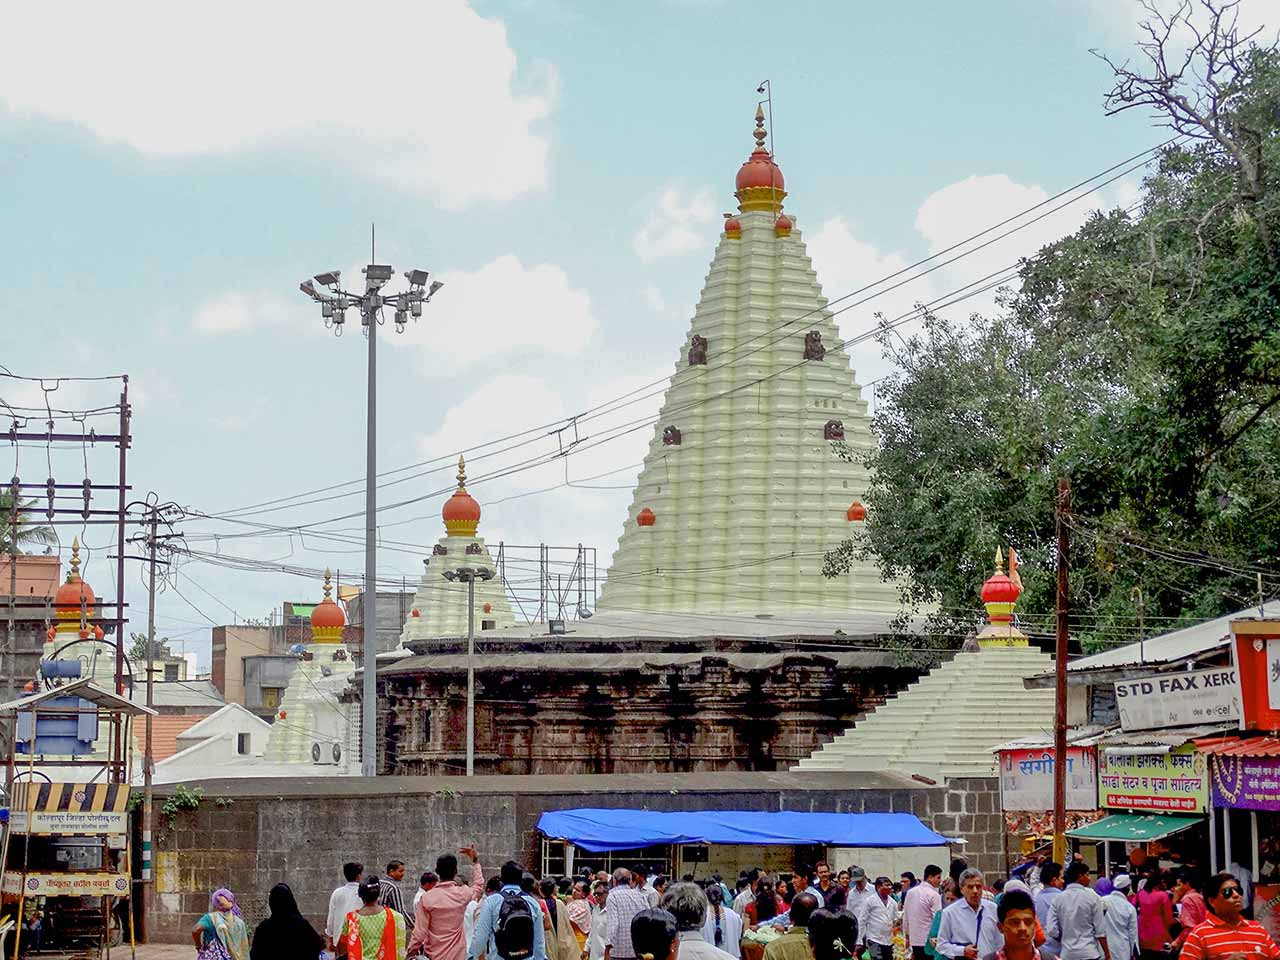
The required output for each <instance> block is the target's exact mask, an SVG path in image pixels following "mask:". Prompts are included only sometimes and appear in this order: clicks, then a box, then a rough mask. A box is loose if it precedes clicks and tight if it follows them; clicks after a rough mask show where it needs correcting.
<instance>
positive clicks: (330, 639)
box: [311, 567, 347, 643]
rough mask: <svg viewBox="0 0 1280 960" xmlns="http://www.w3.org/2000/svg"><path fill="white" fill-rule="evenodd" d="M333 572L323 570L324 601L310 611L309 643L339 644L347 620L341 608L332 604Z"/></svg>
mask: <svg viewBox="0 0 1280 960" xmlns="http://www.w3.org/2000/svg"><path fill="white" fill-rule="evenodd" d="M332 581H333V572H332V571H331V570H330V569H329V568H328V567H325V568H324V599H323V600H321V601H320V602H319V603H317V604H316V606H315V609H314V610H312V611H311V642H312V643H341V642H342V628H343V627H345V626H346V625H347V618H346V616H345V615H343V613H342V608H341V607H340V606H338V605H337V604H336V603H334V602H333V583H332Z"/></svg>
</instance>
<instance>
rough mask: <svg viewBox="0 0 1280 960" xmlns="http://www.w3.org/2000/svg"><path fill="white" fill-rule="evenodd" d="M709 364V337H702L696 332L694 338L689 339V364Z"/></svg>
mask: <svg viewBox="0 0 1280 960" xmlns="http://www.w3.org/2000/svg"><path fill="white" fill-rule="evenodd" d="M706 365H707V338H706V337H700V336H698V335H697V334H696V333H695V334H694V335H693V339H692V340H691V341H689V366H691V367H699V366H701V367H705V366H706Z"/></svg>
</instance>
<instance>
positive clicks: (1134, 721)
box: [1116, 667, 1240, 730]
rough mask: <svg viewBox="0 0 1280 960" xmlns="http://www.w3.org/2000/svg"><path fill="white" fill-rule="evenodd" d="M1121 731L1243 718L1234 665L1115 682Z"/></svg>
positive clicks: (1157, 728)
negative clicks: (1241, 716)
mask: <svg viewBox="0 0 1280 960" xmlns="http://www.w3.org/2000/svg"><path fill="white" fill-rule="evenodd" d="M1116 706H1117V707H1119V708H1120V728H1121V729H1122V730H1163V729H1164V728H1165V727H1188V726H1194V725H1196V724H1201V723H1222V722H1230V721H1233V720H1239V719H1240V700H1239V696H1238V689H1237V683H1236V668H1235V667H1214V668H1213V669H1210V670H1191V671H1188V672H1186V673H1158V674H1153V675H1152V676H1149V677H1142V678H1141V679H1138V680H1125V681H1123V682H1121V683H1117V684H1116Z"/></svg>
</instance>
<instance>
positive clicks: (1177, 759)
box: [1098, 745, 1209, 813]
mask: <svg viewBox="0 0 1280 960" xmlns="http://www.w3.org/2000/svg"><path fill="white" fill-rule="evenodd" d="M1206 760H1207V758H1206V757H1205V755H1204V754H1202V753H1197V752H1196V750H1195V747H1193V746H1191V745H1187V746H1184V747H1178V748H1177V749H1176V750H1171V751H1169V752H1168V753H1157V752H1154V751H1153V752H1151V753H1136V752H1131V751H1129V750H1128V749H1126V750H1124V751H1123V752H1120V751H1115V750H1110V751H1108V750H1105V749H1100V750H1099V756H1098V806H1100V807H1106V808H1108V809H1112V810H1148V811H1160V812H1163V813H1204V811H1205V810H1206V809H1208V806H1207V805H1208V800H1209V774H1208V771H1207V764H1206Z"/></svg>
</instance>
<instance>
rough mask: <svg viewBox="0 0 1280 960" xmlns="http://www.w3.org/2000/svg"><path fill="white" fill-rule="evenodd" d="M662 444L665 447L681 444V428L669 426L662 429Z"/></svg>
mask: <svg viewBox="0 0 1280 960" xmlns="http://www.w3.org/2000/svg"><path fill="white" fill-rule="evenodd" d="M662 445H663V446H665V447H678V446H680V428H679V427H667V428H665V429H664V430H663V431H662Z"/></svg>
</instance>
